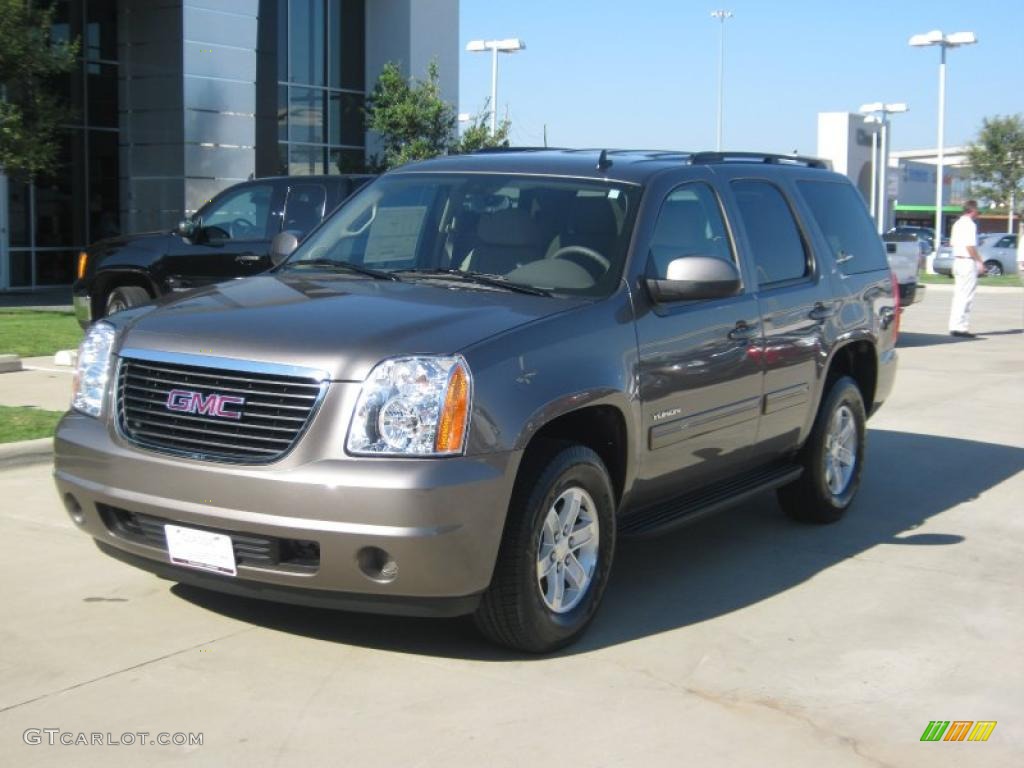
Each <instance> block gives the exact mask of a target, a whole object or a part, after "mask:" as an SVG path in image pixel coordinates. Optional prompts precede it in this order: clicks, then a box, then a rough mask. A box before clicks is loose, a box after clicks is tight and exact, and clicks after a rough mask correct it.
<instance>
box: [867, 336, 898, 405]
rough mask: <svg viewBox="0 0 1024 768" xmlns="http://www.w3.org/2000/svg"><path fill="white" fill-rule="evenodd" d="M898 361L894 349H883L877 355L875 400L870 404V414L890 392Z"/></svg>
mask: <svg viewBox="0 0 1024 768" xmlns="http://www.w3.org/2000/svg"><path fill="white" fill-rule="evenodd" d="M898 361H899V356H898V355H897V354H896V350H895V349H888V350H885V351H883V352H882V353H881V354H880V355H879V356H878V378H877V380H876V382H875V402H874V403H873V404H872V407H871V414H874V412H875V411H877V410H878V409H879V408H881V407H882V403H884V402H885V401H886V400H887V399H888V398H889V395H890V394H891V393H892V388H893V384H894V383H895V381H896V367H897V364H898ZM869 415H870V414H869Z"/></svg>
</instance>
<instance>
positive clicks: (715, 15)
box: [711, 10, 733, 152]
mask: <svg viewBox="0 0 1024 768" xmlns="http://www.w3.org/2000/svg"><path fill="white" fill-rule="evenodd" d="M732 16H733V14H732V11H724V10H719V11H712V12H711V18H712V19H717V20H718V26H719V31H718V134H717V136H718V139H717V141H716V142H715V149H716V150H717V151H719V152H721V151H722V96H723V87H722V83H723V77H724V72H725V22H726V21H727V20H728V19H731V18H732Z"/></svg>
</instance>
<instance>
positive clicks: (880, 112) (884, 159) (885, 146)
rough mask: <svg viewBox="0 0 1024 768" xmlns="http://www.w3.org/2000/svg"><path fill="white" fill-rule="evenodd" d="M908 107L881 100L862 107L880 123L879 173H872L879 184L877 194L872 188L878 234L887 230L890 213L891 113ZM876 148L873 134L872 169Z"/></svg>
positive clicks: (866, 113)
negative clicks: (887, 181) (888, 180)
mask: <svg viewBox="0 0 1024 768" xmlns="http://www.w3.org/2000/svg"><path fill="white" fill-rule="evenodd" d="M907 109H908V107H907V105H906V104H904V103H902V102H900V103H898V104H883V103H882V102H880V101H874V102H872V103H871V104H864V105H862V106H861V108H860V111H861V114H864V115H872V116H874V118H875V120H877V121H878V124H879V130H878V133H879V134H880V135H879V139H880V145H879V147H878V166H877V167H878V172H877V175H876V174H875V173H874V172H873V173H872V174H871V177H872V183H873V184H877V185H878V192H877V195H876V192H875V190H874V189H872V190H871V199H872V200H875V201H876V204H875V205H877V210H876V208H875V205H872V212H873V213H875V224H876V225H877V227H878V234H882V232H884V231H885V224H886V218H888V215H889V201H888V194H889V190H888V186H887V184H886V180H887V178H888V174H889V115H897V114H900V113H901V112H906V111H907ZM874 150H875V144H874V137H873V136H872V143H871V167H872V171H874V169H875V151H874Z"/></svg>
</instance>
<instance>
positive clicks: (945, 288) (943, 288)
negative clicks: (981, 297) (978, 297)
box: [921, 281, 1020, 294]
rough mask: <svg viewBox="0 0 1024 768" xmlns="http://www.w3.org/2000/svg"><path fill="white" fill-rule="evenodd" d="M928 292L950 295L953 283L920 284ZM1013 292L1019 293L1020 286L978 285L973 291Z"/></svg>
mask: <svg viewBox="0 0 1024 768" xmlns="http://www.w3.org/2000/svg"><path fill="white" fill-rule="evenodd" d="M921 285H922V286H925V287H926V288H927V289H928V290H929V291H936V292H938V293H952V292H953V283H952V281H950V282H949V283H948V284H947V283H921ZM1014 291H1020V286H1017V285H979V286H978V287H977V288H975V289H974V292H975V293H1002V294H1008V293H1012V292H1014Z"/></svg>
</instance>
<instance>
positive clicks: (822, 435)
mask: <svg viewBox="0 0 1024 768" xmlns="http://www.w3.org/2000/svg"><path fill="white" fill-rule="evenodd" d="M866 421H867V418H866V416H865V412H864V400H863V399H862V398H861V394H860V389H859V388H858V387H857V384H856V382H854V380H853V379H851V378H850V377H849V376H843V377H842V378H840V379H837V380H836V381H835V382H834V383H833V384H832V386H831V388H830V389H829V390H828V392H827V393H826V394H825V399H824V400H823V401H822V403H821V407H820V408H819V410H818V415H817V417H816V418H815V420H814V427H813V429H812V430H811V435H810V437H808V438H807V443H806V444H805V445H804V447H803V448H802V449H801V451H800V455H799V462H800V464H802V465H803V470H804V471H803V474H802V475H800V477H799V478H798V479H797V480H794V481H793V482H792V483H790V484H789V485H786V486H783V487H782V488H780V489H779V490H778V498H779V505H780V506H781V507H782V508H783V509H784V510H785V511H786V513H787V514H789V515H790V516H791V517H794V518H796V519H797V520H800V521H802V522H805V523H834V522H836V521H837V520H839V519H840V518H841V517H842V516H843V514H844V513H845V512H846V509H847V507H849V506H850V504H851V503H852V502H853V497H854V496H856V495H857V489H858V488H859V487H860V477H861V472H862V470H863V467H864V426H865V423H866Z"/></svg>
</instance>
